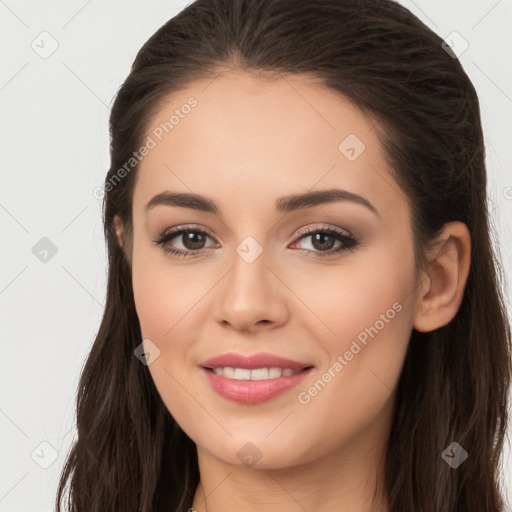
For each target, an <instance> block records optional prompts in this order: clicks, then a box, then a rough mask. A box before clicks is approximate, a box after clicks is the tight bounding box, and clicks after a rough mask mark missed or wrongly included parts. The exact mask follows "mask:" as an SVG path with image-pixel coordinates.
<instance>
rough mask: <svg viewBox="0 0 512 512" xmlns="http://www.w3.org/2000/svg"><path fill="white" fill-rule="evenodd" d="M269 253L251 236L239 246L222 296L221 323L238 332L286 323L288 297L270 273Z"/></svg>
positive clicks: (220, 303)
mask: <svg viewBox="0 0 512 512" xmlns="http://www.w3.org/2000/svg"><path fill="white" fill-rule="evenodd" d="M267 251H269V249H264V248H263V246H262V245H260V243H259V242H258V241H257V240H256V239H255V238H254V237H251V236H247V237H246V238H244V239H243V240H242V242H241V243H240V244H238V246H236V248H235V254H233V258H232V268H231V270H230V272H229V273H228V275H227V276H226V280H225V282H224V285H223V286H222V289H221V292H220V296H219V302H218V307H219V310H218V315H219V320H220V321H224V322H226V321H227V322H228V323H230V324H232V325H233V326H235V327H237V328H250V326H251V325H252V324H256V323H257V322H261V321H262V320H266V321H267V322H269V321H270V322H278V323H279V322H282V321H283V320H284V318H285V316H286V314H287V306H286V304H285V297H284V294H283V290H282V285H281V284H280V283H279V280H278V279H277V278H276V277H275V276H274V275H273V271H272V270H271V269H270V265H271V262H270V261H269V257H268V253H267ZM267 322H265V323H267Z"/></svg>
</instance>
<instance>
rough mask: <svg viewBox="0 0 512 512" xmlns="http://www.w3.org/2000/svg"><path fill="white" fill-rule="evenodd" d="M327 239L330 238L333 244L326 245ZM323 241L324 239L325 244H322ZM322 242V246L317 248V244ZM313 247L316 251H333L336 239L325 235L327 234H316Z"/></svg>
mask: <svg viewBox="0 0 512 512" xmlns="http://www.w3.org/2000/svg"><path fill="white" fill-rule="evenodd" d="M325 238H330V239H331V240H330V241H331V243H328V244H327V246H326V245H325ZM322 239H324V242H323V243H322V242H321V241H322ZM319 240H320V242H321V243H320V245H319V246H317V244H316V242H317V241H319ZM313 246H314V247H315V248H316V249H324V250H325V249H327V250H329V249H332V248H333V247H334V238H333V237H332V236H331V235H328V234H325V233H316V234H315V235H313Z"/></svg>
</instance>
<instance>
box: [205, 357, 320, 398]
mask: <svg viewBox="0 0 512 512" xmlns="http://www.w3.org/2000/svg"><path fill="white" fill-rule="evenodd" d="M200 366H201V371H202V373H203V374H204V375H205V377H206V379H207V381H208V383H209V384H210V386H211V387H212V389H213V390H214V391H215V392H217V393H218V394H219V395H221V396H223V397H224V398H227V399H228V400H233V401H235V402H240V403H245V404H257V403H260V402H264V401H266V400H270V399H271V398H273V397H275V396H277V395H279V394H280V393H283V392H284V391H286V390H287V389H290V388H292V387H294V386H296V385H297V384H299V383H300V382H301V381H302V380H303V379H304V378H305V377H306V375H308V374H309V373H310V372H311V371H312V370H313V368H312V366H313V365H309V364H307V363H300V362H298V361H293V360H291V359H286V358H283V357H279V356H276V355H274V354H268V353H260V354H253V355H251V356H243V355H241V354H222V355H220V356H217V357H213V358H211V359H208V360H207V361H203V362H202V363H201V364H200ZM226 366H230V367H231V368H246V369H250V370H251V369H254V368H291V369H293V370H302V371H300V372H298V373H296V374H294V375H288V376H286V377H277V378H275V379H266V380H236V379H229V378H227V377H224V376H222V375H217V374H216V373H215V372H213V371H212V370H211V368H224V367H226Z"/></svg>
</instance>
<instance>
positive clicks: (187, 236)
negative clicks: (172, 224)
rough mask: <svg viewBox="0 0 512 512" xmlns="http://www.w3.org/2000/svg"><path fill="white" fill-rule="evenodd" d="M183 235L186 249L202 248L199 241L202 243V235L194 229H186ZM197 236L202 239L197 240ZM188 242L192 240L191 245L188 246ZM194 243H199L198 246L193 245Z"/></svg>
mask: <svg viewBox="0 0 512 512" xmlns="http://www.w3.org/2000/svg"><path fill="white" fill-rule="evenodd" d="M183 236H184V243H183V245H184V246H185V247H187V249H190V250H191V251H195V250H197V249H202V246H201V242H202V243H203V244H204V237H203V235H201V234H200V233H198V232H196V231H188V232H186V233H183ZM198 238H199V239H201V238H202V240H199V242H198V240H197V239H198ZM188 242H192V245H193V246H192V247H190V246H189V245H188ZM196 243H199V245H200V246H199V247H196V246H194V244H196Z"/></svg>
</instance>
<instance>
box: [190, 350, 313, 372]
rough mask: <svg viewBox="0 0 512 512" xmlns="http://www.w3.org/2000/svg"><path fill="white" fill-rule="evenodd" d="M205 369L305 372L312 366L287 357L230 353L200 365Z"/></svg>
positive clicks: (263, 353)
mask: <svg viewBox="0 0 512 512" xmlns="http://www.w3.org/2000/svg"><path fill="white" fill-rule="evenodd" d="M200 366H203V367H204V368H225V367H227V366H229V367H231V368H246V369H249V370H252V369H254V368H291V369H292V370H303V369H304V368H308V367H309V366H312V365H311V364H308V363H301V362H299V361H293V360H292V359H287V358H285V357H280V356H278V355H275V354H269V353H265V352H261V353H259V354H251V355H249V356H244V355H242V354H236V353H228V354H221V355H219V356H215V357H212V358H210V359H207V360H206V361H203V362H202V363H200Z"/></svg>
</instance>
